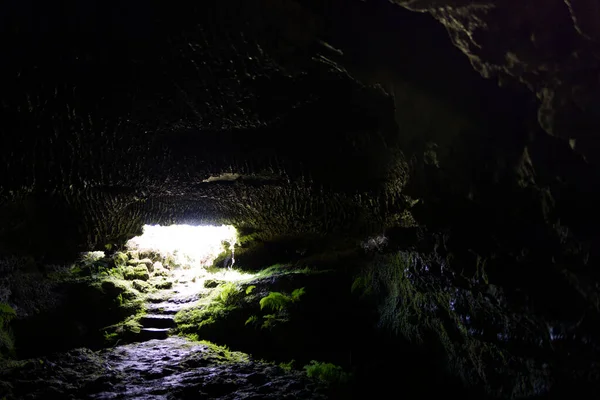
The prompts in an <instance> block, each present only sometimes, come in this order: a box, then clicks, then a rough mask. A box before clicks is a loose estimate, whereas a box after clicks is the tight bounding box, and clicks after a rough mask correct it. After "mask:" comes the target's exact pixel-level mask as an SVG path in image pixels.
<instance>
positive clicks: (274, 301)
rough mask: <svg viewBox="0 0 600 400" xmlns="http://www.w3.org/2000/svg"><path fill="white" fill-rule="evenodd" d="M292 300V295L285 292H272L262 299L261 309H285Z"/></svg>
mask: <svg viewBox="0 0 600 400" xmlns="http://www.w3.org/2000/svg"><path fill="white" fill-rule="evenodd" d="M290 302H291V299H290V297H288V296H286V295H285V294H283V293H279V292H271V293H269V294H268V295H267V296H265V297H263V298H262V299H260V309H261V310H263V309H265V308H266V309H270V310H273V311H283V309H285V307H287V305H288V304H289V303H290Z"/></svg>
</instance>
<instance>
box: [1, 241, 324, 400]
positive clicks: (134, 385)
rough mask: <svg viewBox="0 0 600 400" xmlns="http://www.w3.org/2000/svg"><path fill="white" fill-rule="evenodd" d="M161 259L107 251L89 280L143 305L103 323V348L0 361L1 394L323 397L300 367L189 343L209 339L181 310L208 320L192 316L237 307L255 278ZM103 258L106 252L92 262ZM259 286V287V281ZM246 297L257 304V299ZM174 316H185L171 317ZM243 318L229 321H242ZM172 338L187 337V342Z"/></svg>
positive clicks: (23, 396) (321, 389)
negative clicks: (110, 263) (104, 270)
mask: <svg viewBox="0 0 600 400" xmlns="http://www.w3.org/2000/svg"><path fill="white" fill-rule="evenodd" d="M150 257H152V255H150ZM158 258H159V257H153V259H150V258H149V257H143V256H142V257H140V256H139V255H138V254H136V253H135V252H130V253H128V254H127V255H125V254H124V253H121V254H117V255H115V256H114V257H113V259H114V260H116V265H115V266H114V267H113V268H112V269H109V270H108V271H109V273H108V274H104V275H102V276H103V277H102V278H100V277H97V278H94V277H92V278H91V281H94V282H95V283H93V285H96V286H98V285H100V286H101V287H102V288H103V290H104V291H105V292H106V293H112V291H115V293H116V292H117V291H118V292H119V295H118V296H117V297H121V298H122V300H119V302H120V303H122V306H124V307H127V304H128V303H131V302H143V306H142V307H141V309H142V311H140V312H138V313H137V314H134V315H131V316H128V317H126V319H125V320H124V321H122V322H120V323H117V324H115V325H112V326H109V327H106V328H103V329H102V330H103V332H104V335H105V343H104V348H102V349H100V350H96V351H94V350H90V349H89V348H87V347H81V348H78V349H74V350H70V351H66V352H56V353H54V354H51V355H48V356H41V357H36V358H30V359H27V360H21V361H12V362H5V363H4V365H2V366H0V398H1V399H3V400H6V399H46V398H48V399H50V398H61V399H188V398H190V399H191V398H194V399H204V398H206V399H319V398H329V397H328V395H327V387H326V385H325V383H324V382H323V381H322V380H319V379H315V378H314V377H313V378H312V379H311V378H309V377H308V376H307V374H306V372H305V371H303V370H302V369H295V370H294V369H292V368H290V367H289V366H285V365H281V364H280V365H278V364H276V363H275V362H268V361H265V360H262V359H261V360H260V361H258V360H255V359H254V358H253V357H252V356H250V355H248V354H246V353H241V352H237V351H230V350H229V348H228V347H225V346H219V345H216V344H213V343H211V342H208V341H198V340H194V339H193V338H200V339H205V337H204V336H202V331H200V330H199V331H197V332H198V333H200V334H198V333H196V331H194V332H193V333H192V334H190V332H191V331H190V325H191V324H190V320H189V318H188V317H187V314H186V313H188V312H189V313H190V315H202V316H203V318H206V319H209V318H214V317H215V315H214V314H198V313H199V312H200V313H201V312H202V311H203V310H206V309H213V310H216V311H219V312H221V311H222V309H225V308H223V306H224V305H225V304H227V306H228V307H227V308H226V311H229V310H232V309H234V307H233V305H234V303H233V302H232V301H231V299H234V298H236V296H245V295H246V294H247V293H246V292H245V290H242V286H238V289H239V290H233V288H235V287H236V286H235V285H240V282H242V281H243V282H244V286H249V283H252V282H253V281H252V279H253V275H252V274H247V273H242V272H239V271H237V270H233V269H213V270H211V272H209V270H207V269H206V268H190V266H181V265H173V264H169V263H168V262H165V264H164V265H163V264H162V263H161V262H160V261H157V259H158ZM107 260H108V258H103V259H99V260H96V261H94V263H96V264H98V263H105V262H107ZM163 261H165V260H163ZM119 264H120V266H119ZM94 268H96V267H95V266H93V265H92V266H91V267H89V269H92V270H95V269H94ZM87 269H88V267H84V268H82V269H81V271H80V270H79V269H78V270H76V273H84V274H86V273H87V272H86V270H87ZM121 275H122V276H123V279H121V278H120V276H121ZM261 279H262V280H263V281H264V280H265V279H264V277H262V278H261ZM96 280H99V281H100V282H96ZM273 280H274V279H273ZM268 281H271V279H269V280H268ZM255 283H257V284H258V285H260V282H258V281H257V282H255ZM263 286H264V285H263ZM224 288H227V289H224ZM117 289H118V290H117ZM225 290H229V292H228V293H229V294H231V297H230V300H229V301H228V302H225V301H223V299H224V298H225V296H226V295H223V294H222V293H224V291H225ZM234 292H235V293H234ZM257 292H259V290H257ZM131 293H135V294H136V298H134V299H130V296H131ZM217 299H221V300H217ZM252 299H253V300H256V301H255V302H258V299H259V297H258V296H253V297H252ZM219 301H222V302H221V303H219ZM216 303H218V306H217V307H215V304H216ZM239 304H241V303H239ZM248 304H249V302H248ZM211 307H212V308H211ZM178 313H179V315H181V316H182V317H180V318H177V317H176V315H177V314H178ZM220 315H223V318H222V320H219V321H218V325H223V324H231V323H232V322H231V320H230V319H228V318H227V315H228V314H227V313H225V314H220ZM245 319H246V318H245V317H244V319H243V320H242V321H233V322H234V323H239V324H238V325H240V327H244V320H245ZM176 321H178V322H180V323H181V322H182V321H184V322H186V323H188V325H187V330H185V331H182V330H181V329H179V327H178V324H177V323H176ZM211 321H212V319H211ZM248 329H250V328H248ZM238 331H241V329H240V330H238ZM177 334H182V335H183V334H187V336H188V338H186V337H183V336H176V335H177ZM189 337H191V338H192V339H190V338H189ZM225 342H226V340H225ZM259 357H260V356H259Z"/></svg>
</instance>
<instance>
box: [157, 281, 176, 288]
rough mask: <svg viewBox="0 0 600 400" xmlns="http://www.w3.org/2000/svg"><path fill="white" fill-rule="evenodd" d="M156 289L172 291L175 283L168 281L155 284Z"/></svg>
mask: <svg viewBox="0 0 600 400" xmlns="http://www.w3.org/2000/svg"><path fill="white" fill-rule="evenodd" d="M154 287H155V288H157V289H171V288H172V287H173V282H172V281H167V280H165V281H160V282H155V283H154Z"/></svg>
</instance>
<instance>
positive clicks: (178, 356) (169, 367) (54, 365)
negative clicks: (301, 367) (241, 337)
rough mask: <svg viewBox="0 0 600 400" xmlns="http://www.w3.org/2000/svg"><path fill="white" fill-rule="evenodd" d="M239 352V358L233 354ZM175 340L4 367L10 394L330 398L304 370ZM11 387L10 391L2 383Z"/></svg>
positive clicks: (33, 396) (22, 396)
mask: <svg viewBox="0 0 600 400" xmlns="http://www.w3.org/2000/svg"><path fill="white" fill-rule="evenodd" d="M230 357H232V356H230ZM239 357H240V359H239V360H238V361H232V360H231V359H229V360H228V359H227V358H226V357H225V355H224V353H222V352H221V353H219V351H218V350H215V349H213V348H210V347H208V346H206V345H202V344H195V343H193V342H189V341H187V340H184V339H179V338H169V339H166V340H151V341H147V342H144V343H135V344H129V345H125V346H118V347H116V348H113V349H107V350H102V351H99V352H92V351H90V350H87V349H76V350H72V351H70V352H68V353H65V354H61V355H57V356H54V357H48V358H43V359H39V360H32V361H30V362H28V363H27V364H25V365H24V366H22V367H20V368H15V369H13V370H9V371H6V372H0V380H2V381H5V382H8V385H5V386H2V388H4V387H8V388H10V391H9V392H8V393H2V392H0V393H1V394H2V395H7V397H6V398H7V399H50V398H62V399H157V400H158V399H325V398H326V397H325V396H324V394H323V393H322V389H320V388H319V384H318V383H316V382H312V381H310V380H308V379H307V378H306V377H305V376H303V374H301V373H299V372H285V371H283V370H282V369H281V368H279V367H276V366H273V365H269V364H264V363H260V362H256V361H249V360H247V359H243V357H242V356H241V355H240V356H239ZM0 390H3V389H0Z"/></svg>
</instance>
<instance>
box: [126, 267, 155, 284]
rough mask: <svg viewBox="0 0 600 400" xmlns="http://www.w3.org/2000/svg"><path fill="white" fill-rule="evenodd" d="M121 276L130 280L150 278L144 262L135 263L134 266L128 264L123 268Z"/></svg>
mask: <svg viewBox="0 0 600 400" xmlns="http://www.w3.org/2000/svg"><path fill="white" fill-rule="evenodd" d="M123 277H124V278H125V279H127V280H131V281H132V280H135V279H139V280H142V281H147V280H148V279H150V273H149V272H148V268H147V267H146V265H144V264H142V265H136V266H135V267H133V266H128V267H125V268H124V269H123Z"/></svg>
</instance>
